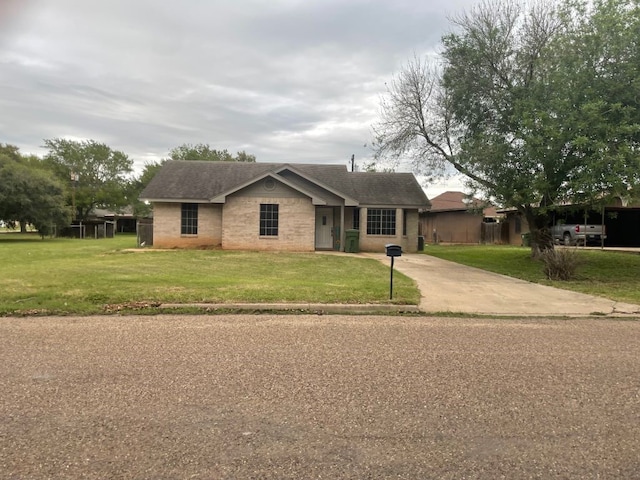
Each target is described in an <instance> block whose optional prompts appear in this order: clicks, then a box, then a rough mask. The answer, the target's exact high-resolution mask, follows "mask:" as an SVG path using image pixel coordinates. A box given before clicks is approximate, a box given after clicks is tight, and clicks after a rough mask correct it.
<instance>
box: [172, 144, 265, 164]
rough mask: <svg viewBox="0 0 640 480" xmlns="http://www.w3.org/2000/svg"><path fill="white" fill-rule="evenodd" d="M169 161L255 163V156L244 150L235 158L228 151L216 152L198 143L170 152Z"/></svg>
mask: <svg viewBox="0 0 640 480" xmlns="http://www.w3.org/2000/svg"><path fill="white" fill-rule="evenodd" d="M169 160H205V161H210V162H255V161H256V157H255V155H250V154H248V153H246V152H245V151H244V150H243V151H241V152H238V153H237V154H236V156H235V157H234V156H233V155H231V154H230V153H229V151H228V150H226V149H225V150H216V149H214V148H211V147H210V146H209V145H208V144H204V143H198V144H196V145H191V144H189V143H185V144H182V145H180V146H179V147H176V148H173V149H171V150H170V151H169Z"/></svg>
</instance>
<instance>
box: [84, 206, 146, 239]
mask: <svg viewBox="0 0 640 480" xmlns="http://www.w3.org/2000/svg"><path fill="white" fill-rule="evenodd" d="M92 217H94V218H96V219H102V220H106V221H108V222H113V224H114V225H115V231H116V232H118V233H125V232H126V233H135V232H136V222H137V220H138V218H137V216H136V215H134V213H133V207H125V208H123V209H122V210H121V211H120V212H114V211H113V210H107V209H103V208H96V209H95V210H94V211H93V215H92Z"/></svg>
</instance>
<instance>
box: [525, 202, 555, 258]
mask: <svg viewBox="0 0 640 480" xmlns="http://www.w3.org/2000/svg"><path fill="white" fill-rule="evenodd" d="M525 218H526V219H527V223H528V224H529V232H530V234H531V256H532V257H533V258H539V257H540V255H541V254H542V253H543V252H545V251H547V250H553V236H552V235H551V229H550V228H549V225H550V223H551V218H550V217H549V215H548V214H547V213H541V212H540V211H538V209H535V208H527V209H526V210H525Z"/></svg>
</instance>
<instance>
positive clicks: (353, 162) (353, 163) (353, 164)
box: [351, 153, 356, 172]
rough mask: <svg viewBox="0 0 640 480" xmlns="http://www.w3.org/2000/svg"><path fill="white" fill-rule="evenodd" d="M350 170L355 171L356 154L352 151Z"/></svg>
mask: <svg viewBox="0 0 640 480" xmlns="http://www.w3.org/2000/svg"><path fill="white" fill-rule="evenodd" d="M351 171H352V172H355V171H356V155H355V154H354V153H352V154H351Z"/></svg>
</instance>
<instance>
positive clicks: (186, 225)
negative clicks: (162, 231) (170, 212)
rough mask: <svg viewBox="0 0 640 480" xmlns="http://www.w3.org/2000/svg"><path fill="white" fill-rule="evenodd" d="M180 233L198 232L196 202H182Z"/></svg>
mask: <svg viewBox="0 0 640 480" xmlns="http://www.w3.org/2000/svg"><path fill="white" fill-rule="evenodd" d="M180 234H182V235H197V234H198V204H197V203H183V204H182V215H181V222H180Z"/></svg>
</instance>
